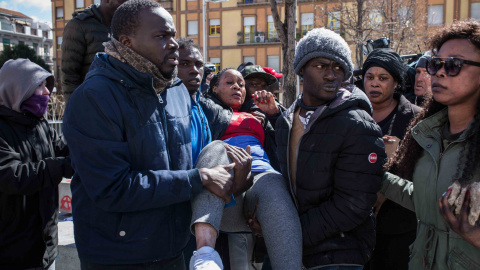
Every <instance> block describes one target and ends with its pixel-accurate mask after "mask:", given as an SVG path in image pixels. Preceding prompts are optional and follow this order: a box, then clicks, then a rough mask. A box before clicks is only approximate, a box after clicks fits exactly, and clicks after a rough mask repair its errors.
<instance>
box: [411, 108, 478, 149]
mask: <svg viewBox="0 0 480 270" xmlns="http://www.w3.org/2000/svg"><path fill="white" fill-rule="evenodd" d="M447 121H448V108H444V109H442V110H441V111H439V112H437V113H435V114H434V115H432V116H430V117H428V118H425V119H424V120H422V121H420V122H419V123H418V124H417V125H415V126H414V127H413V128H412V132H413V137H414V138H415V137H416V136H419V135H418V134H419V133H421V134H423V135H426V136H429V135H430V136H431V135H432V132H434V133H438V135H439V136H440V134H441V132H442V128H443V126H444V125H445V123H446V122H447ZM472 123H473V121H472V122H470V124H469V125H468V127H467V129H466V130H465V131H464V132H462V134H461V135H460V137H459V138H458V139H457V141H463V140H465V139H467V138H468V137H470V136H472V135H473V134H472V132H470V130H471V129H472V128H473V126H472Z"/></svg>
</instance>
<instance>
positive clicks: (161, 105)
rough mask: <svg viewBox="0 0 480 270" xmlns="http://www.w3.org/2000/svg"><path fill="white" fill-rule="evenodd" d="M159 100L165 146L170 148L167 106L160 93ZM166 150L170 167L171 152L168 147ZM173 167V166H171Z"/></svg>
mask: <svg viewBox="0 0 480 270" xmlns="http://www.w3.org/2000/svg"><path fill="white" fill-rule="evenodd" d="M158 102H159V104H160V109H161V112H162V113H161V114H160V117H161V119H162V125H163V133H164V136H165V146H166V147H167V148H168V131H167V119H166V117H167V116H166V111H165V107H164V106H163V99H162V97H161V96H160V95H158ZM165 152H167V157H168V166H169V167H170V166H171V164H172V160H171V158H170V152H169V151H168V149H165ZM170 169H171V168H170Z"/></svg>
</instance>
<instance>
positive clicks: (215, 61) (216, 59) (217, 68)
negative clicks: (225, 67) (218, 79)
mask: <svg viewBox="0 0 480 270" xmlns="http://www.w3.org/2000/svg"><path fill="white" fill-rule="evenodd" d="M210 63H212V64H214V65H215V73H218V72H219V71H220V57H210Z"/></svg>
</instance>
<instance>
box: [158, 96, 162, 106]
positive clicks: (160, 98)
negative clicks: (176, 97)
mask: <svg viewBox="0 0 480 270" xmlns="http://www.w3.org/2000/svg"><path fill="white" fill-rule="evenodd" d="M158 101H159V102H160V103H161V104H163V99H162V97H161V96H160V95H158Z"/></svg>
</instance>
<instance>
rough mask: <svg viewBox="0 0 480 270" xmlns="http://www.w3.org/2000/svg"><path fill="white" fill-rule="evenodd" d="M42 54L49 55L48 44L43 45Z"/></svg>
mask: <svg viewBox="0 0 480 270" xmlns="http://www.w3.org/2000/svg"><path fill="white" fill-rule="evenodd" d="M43 54H45V55H49V53H48V45H45V46H44V47H43Z"/></svg>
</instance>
